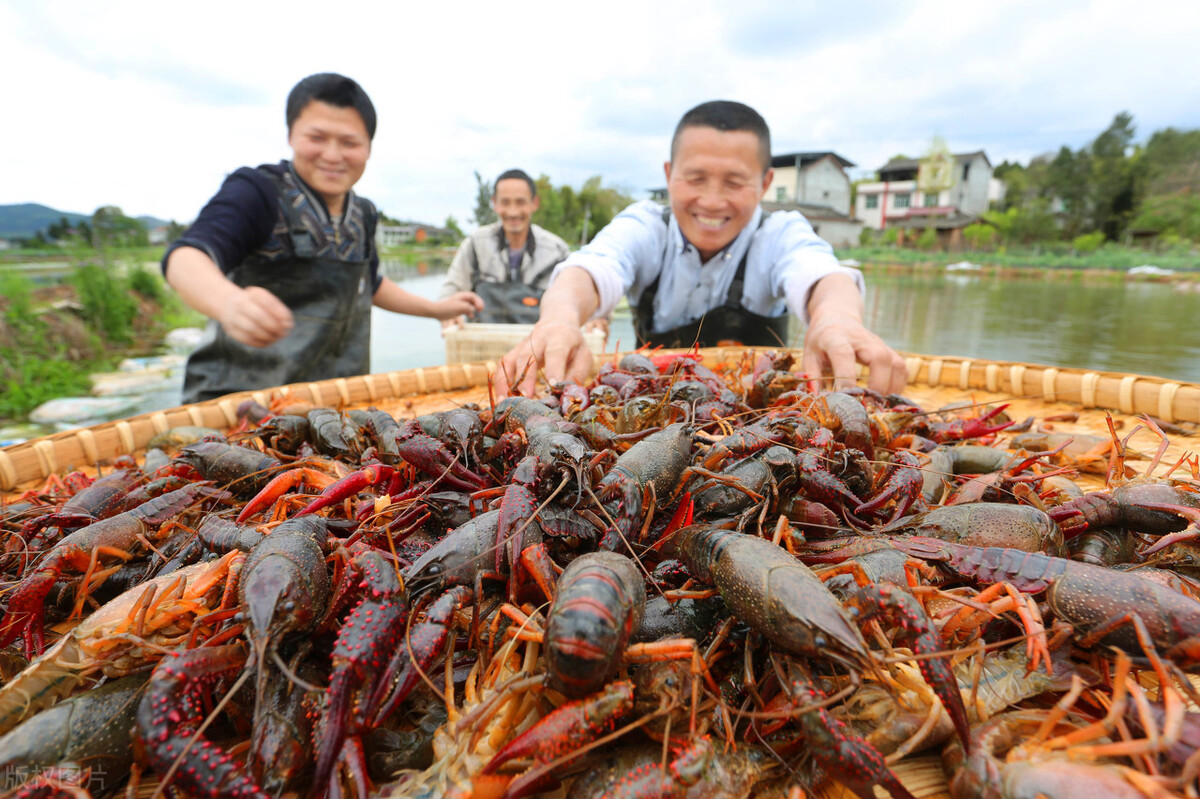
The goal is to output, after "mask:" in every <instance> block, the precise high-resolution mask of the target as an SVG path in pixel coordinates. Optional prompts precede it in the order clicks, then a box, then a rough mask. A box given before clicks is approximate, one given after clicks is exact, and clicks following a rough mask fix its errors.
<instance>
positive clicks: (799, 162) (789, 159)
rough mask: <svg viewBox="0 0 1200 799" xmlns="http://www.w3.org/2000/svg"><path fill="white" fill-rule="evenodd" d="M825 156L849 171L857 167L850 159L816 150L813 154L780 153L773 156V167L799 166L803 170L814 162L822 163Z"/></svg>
mask: <svg viewBox="0 0 1200 799" xmlns="http://www.w3.org/2000/svg"><path fill="white" fill-rule="evenodd" d="M825 156H830V157H832V158H833V160H835V161H837V162H838V164H840V165H841V167H842V168H843V169H848V168H850V167H852V166H855V163H854V162H853V161H851V160H850V159H849V158H843V157H842V156H840V155H838V154H837V153H835V152H833V151H832V150H814V151H812V152H803V153H780V154H779V155H773V156H771V166H773V167H776V166H799V167H800V168H801V169H803V168H804V167H806V166H808V165H809V164H811V163H812V162H814V161H820V160H821V159H822V158H824V157H825Z"/></svg>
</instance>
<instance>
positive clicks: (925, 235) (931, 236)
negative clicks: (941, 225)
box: [917, 227, 938, 250]
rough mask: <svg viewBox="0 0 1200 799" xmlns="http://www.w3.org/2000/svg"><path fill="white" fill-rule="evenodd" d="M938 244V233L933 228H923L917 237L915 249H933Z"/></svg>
mask: <svg viewBox="0 0 1200 799" xmlns="http://www.w3.org/2000/svg"><path fill="white" fill-rule="evenodd" d="M937 246H938V234H937V230H935V229H934V228H931V227H929V228H925V230H923V231H922V232H921V235H920V236H918V237H917V249H919V250H934V249H937Z"/></svg>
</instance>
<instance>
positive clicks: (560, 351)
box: [492, 321, 592, 397]
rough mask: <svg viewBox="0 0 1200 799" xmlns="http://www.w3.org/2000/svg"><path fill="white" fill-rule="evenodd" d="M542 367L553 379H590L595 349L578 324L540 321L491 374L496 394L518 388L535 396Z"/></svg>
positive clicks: (527, 395)
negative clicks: (589, 345)
mask: <svg viewBox="0 0 1200 799" xmlns="http://www.w3.org/2000/svg"><path fill="white" fill-rule="evenodd" d="M539 369H541V370H542V371H543V372H545V375H546V381H547V382H550V383H553V382H557V381H560V380H563V379H564V378H571V379H573V380H576V381H578V382H580V383H582V382H583V381H584V380H586V379H587V376H588V375H589V374H591V371H592V351H591V350H590V349H589V348H588V345H587V341H586V340H584V338H583V333H582V332H581V331H580V330H579V325H578V324H574V323H571V322H556V321H544V322H538V323H537V325H535V326H534V328H533V331H532V332H531V333H530V334H529V337H528V338H526V339H524V340H523V341H522V342H521V343H520V344H518V345H517V346H515V347H513V348H512V349H511V350H509V352H508V354H506V355H505V356H504V358H503V359H501V361H500V366H499V368H498V369H497V370H496V373H495V374H494V375H493V376H492V387H493V389H494V390H495V392H496V395H497V396H501V397H503V396H507V395H508V394H509V392H510V390H512V389H516V390H517V391H518V392H519V393H520V394H521V395H522V396H526V397H532V396H533V394H534V391H536V390H537V376H538V370H539Z"/></svg>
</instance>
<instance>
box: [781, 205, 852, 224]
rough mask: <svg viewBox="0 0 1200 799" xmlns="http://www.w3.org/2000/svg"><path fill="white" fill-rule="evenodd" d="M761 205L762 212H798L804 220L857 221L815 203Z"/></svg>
mask: <svg viewBox="0 0 1200 799" xmlns="http://www.w3.org/2000/svg"><path fill="white" fill-rule="evenodd" d="M761 205H762V207H763V210H764V211H766V212H768V213H770V212H772V211H799V212H800V213H802V214H804V216H805V218H806V219H824V220H827V221H837V222H856V221H858V220H856V219H854V218H853V217H851V216H850V215H848V214H843V213H842V212H841V211H835V210H834V209H833V208H830V207H829V206H828V205H816V204H815V203H774V202H767V201H766V200H763V201H762V203H761Z"/></svg>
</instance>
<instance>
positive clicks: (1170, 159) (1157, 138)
mask: <svg viewBox="0 0 1200 799" xmlns="http://www.w3.org/2000/svg"><path fill="white" fill-rule="evenodd" d="M1141 166H1142V169H1143V174H1144V177H1145V181H1146V183H1145V189H1146V197H1147V198H1149V197H1153V196H1155V195H1159V194H1170V193H1173V192H1190V193H1192V194H1200V130H1176V129H1175V128H1167V129H1166V130H1160V131H1156V132H1155V133H1154V135H1153V136H1151V137H1150V140H1149V141H1148V142H1146V147H1145V149H1143V151H1142V156H1141Z"/></svg>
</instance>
